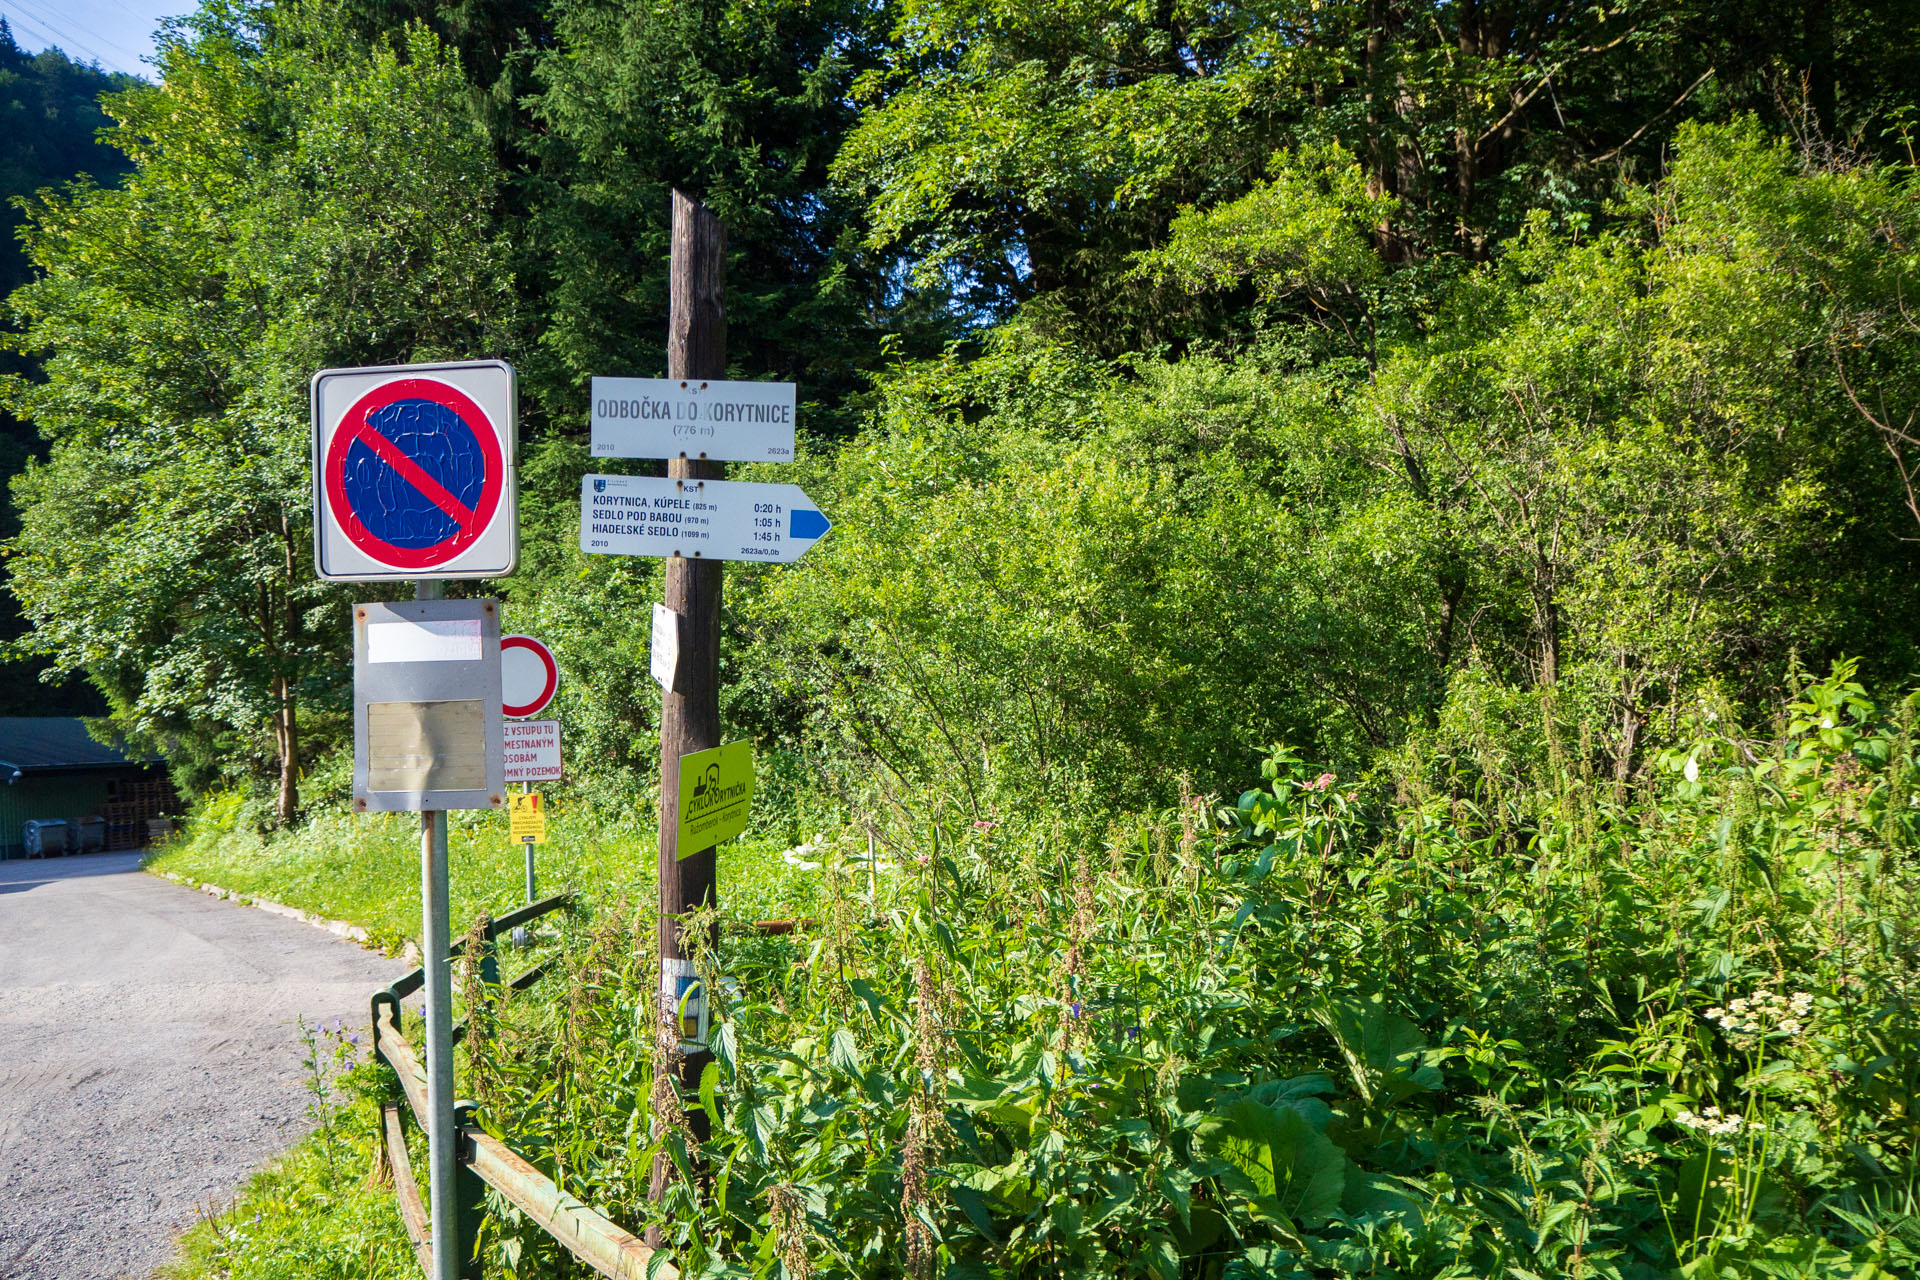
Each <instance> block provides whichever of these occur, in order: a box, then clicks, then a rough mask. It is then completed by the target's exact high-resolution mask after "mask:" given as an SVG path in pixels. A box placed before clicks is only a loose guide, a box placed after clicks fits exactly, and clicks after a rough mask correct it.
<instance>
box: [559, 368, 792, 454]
mask: <svg viewBox="0 0 1920 1280" xmlns="http://www.w3.org/2000/svg"><path fill="white" fill-rule="evenodd" d="M795 399H796V394H795V390H794V385H793V383H791V382H704V381H700V380H698V379H690V378H689V379H680V378H595V379H594V380H593V412H592V415H591V418H590V419H589V421H590V422H591V424H592V430H593V456H594V457H596V458H680V457H686V458H711V459H716V460H719V461H728V462H792V461H793V411H794V402H795Z"/></svg>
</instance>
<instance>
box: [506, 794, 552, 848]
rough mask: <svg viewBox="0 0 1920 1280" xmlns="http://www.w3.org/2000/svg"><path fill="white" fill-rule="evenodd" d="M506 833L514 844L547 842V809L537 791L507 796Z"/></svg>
mask: <svg viewBox="0 0 1920 1280" xmlns="http://www.w3.org/2000/svg"><path fill="white" fill-rule="evenodd" d="M507 834H508V836H509V838H511V839H512V840H513V842H514V843H515V844H545V843H546V842H547V811H546V810H545V809H542V808H541V807H540V793H539V792H538V791H529V792H527V793H526V794H524V795H517V796H508V797H507Z"/></svg>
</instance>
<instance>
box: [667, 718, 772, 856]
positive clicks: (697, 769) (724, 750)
mask: <svg viewBox="0 0 1920 1280" xmlns="http://www.w3.org/2000/svg"><path fill="white" fill-rule="evenodd" d="M752 808H753V744H752V743H751V742H729V743H727V744H726V745H725V746H722V747H714V748H713V749H712V750H710V751H696V752H694V753H693V754H691V755H685V756H681V757H680V814H679V823H680V832H679V836H680V839H679V845H678V848H677V852H676V855H675V856H676V857H679V858H689V857H692V856H693V855H694V854H696V853H703V852H705V851H706V850H708V849H711V848H713V846H715V845H717V844H719V843H720V842H721V841H722V840H731V839H733V837H735V836H737V835H739V834H740V833H741V832H742V831H745V830H746V829H747V814H748V813H749V811H751V810H752Z"/></svg>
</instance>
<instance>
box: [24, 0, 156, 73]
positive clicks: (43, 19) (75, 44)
mask: <svg viewBox="0 0 1920 1280" xmlns="http://www.w3.org/2000/svg"><path fill="white" fill-rule="evenodd" d="M7 8H10V9H11V10H12V11H13V12H12V13H10V14H8V15H7V16H8V20H9V21H10V22H12V23H14V24H16V25H18V26H21V27H23V28H25V29H26V31H27V34H28V35H30V36H32V37H33V38H35V39H37V40H41V41H44V42H45V43H46V44H47V45H48V46H49V47H52V48H56V49H60V50H61V51H62V52H65V51H67V50H69V49H70V50H72V51H73V52H75V53H78V54H81V55H83V56H85V57H87V58H90V59H92V60H93V61H94V62H95V63H98V64H104V65H106V66H108V67H111V68H112V69H114V70H116V71H123V72H124V71H125V70H126V68H125V66H124V65H123V60H125V61H130V62H132V63H134V64H135V65H138V63H139V58H137V57H135V56H134V55H132V54H130V53H128V52H127V51H126V50H125V49H122V48H120V47H119V46H118V45H116V44H114V43H113V42H112V41H107V40H103V41H101V43H102V44H104V45H106V46H107V47H108V48H110V49H113V50H114V51H115V52H117V53H119V54H120V57H119V58H112V57H108V56H107V55H105V54H103V53H101V52H100V50H98V49H96V48H94V47H93V46H92V45H91V44H90V43H88V42H87V41H85V40H82V39H80V37H78V36H76V35H74V34H73V33H72V32H71V31H68V30H66V29H65V28H64V27H62V26H61V25H60V24H59V23H58V22H56V21H54V20H53V19H50V18H48V17H47V16H46V15H45V14H41V13H38V12H35V11H34V10H31V9H28V8H27V7H26V6H25V5H24V4H22V3H21V0H7ZM128 74H138V73H137V72H130V73H128Z"/></svg>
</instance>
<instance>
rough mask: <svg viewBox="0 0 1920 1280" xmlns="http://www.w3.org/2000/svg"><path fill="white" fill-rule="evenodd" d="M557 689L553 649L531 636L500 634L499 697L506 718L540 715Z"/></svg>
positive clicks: (558, 680) (557, 670) (557, 668)
mask: <svg viewBox="0 0 1920 1280" xmlns="http://www.w3.org/2000/svg"><path fill="white" fill-rule="evenodd" d="M559 691H560V664H559V663H557V662H555V661H554V660H553V650H551V649H549V648H547V646H545V645H544V644H541V643H540V642H539V641H538V640H535V639H534V638H533V637H532V636H502V637H500V700H501V703H502V704H503V709H504V710H505V711H506V714H507V718H508V719H510V720H520V719H525V718H526V717H527V716H537V715H539V714H540V713H541V711H543V710H544V709H545V708H546V705H547V704H548V703H549V702H552V701H553V695H554V694H556V693H558V692H559Z"/></svg>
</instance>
